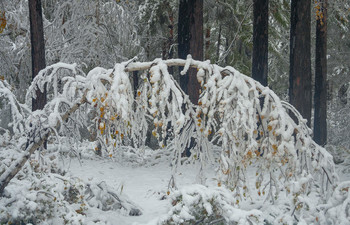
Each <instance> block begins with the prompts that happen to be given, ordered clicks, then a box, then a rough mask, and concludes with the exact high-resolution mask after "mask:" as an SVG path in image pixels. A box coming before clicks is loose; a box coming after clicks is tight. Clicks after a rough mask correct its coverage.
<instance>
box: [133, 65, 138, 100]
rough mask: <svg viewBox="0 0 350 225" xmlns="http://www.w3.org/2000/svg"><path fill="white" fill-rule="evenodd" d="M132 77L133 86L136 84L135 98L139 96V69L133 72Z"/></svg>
mask: <svg viewBox="0 0 350 225" xmlns="http://www.w3.org/2000/svg"><path fill="white" fill-rule="evenodd" d="M132 79H133V86H134V98H137V96H138V93H137V89H138V88H139V74H138V72H137V71H134V72H133V73H132Z"/></svg>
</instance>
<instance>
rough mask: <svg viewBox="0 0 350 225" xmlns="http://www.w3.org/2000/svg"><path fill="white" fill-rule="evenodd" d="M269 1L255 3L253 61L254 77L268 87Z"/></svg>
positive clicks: (255, 1)
mask: <svg viewBox="0 0 350 225" xmlns="http://www.w3.org/2000/svg"><path fill="white" fill-rule="evenodd" d="M268 7H269V0H254V2H253V14H254V19H253V59H252V77H253V79H255V80H257V81H259V82H260V83H261V84H262V85H264V86H267V76H268V47H269V42H268V41H269V39H268V22H269V13H268V11H269V9H268Z"/></svg>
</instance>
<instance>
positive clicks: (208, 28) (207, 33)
mask: <svg viewBox="0 0 350 225" xmlns="http://www.w3.org/2000/svg"><path fill="white" fill-rule="evenodd" d="M210 33H211V32H210V27H209V26H208V27H207V29H206V32H205V60H209V59H210V55H209V48H210Z"/></svg>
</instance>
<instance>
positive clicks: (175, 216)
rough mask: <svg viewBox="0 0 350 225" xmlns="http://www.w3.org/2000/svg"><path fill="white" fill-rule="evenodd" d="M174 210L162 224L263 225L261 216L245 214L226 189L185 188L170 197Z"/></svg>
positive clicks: (254, 213) (197, 186)
mask: <svg viewBox="0 0 350 225" xmlns="http://www.w3.org/2000/svg"><path fill="white" fill-rule="evenodd" d="M171 202H172V205H173V207H172V208H171V210H170V211H169V213H168V215H167V216H166V217H165V218H161V219H160V221H159V224H262V223H263V217H262V212H261V211H259V210H242V209H239V208H238V206H237V205H236V199H235V198H234V197H233V195H232V192H230V191H229V190H227V189H226V188H223V187H217V188H211V189H210V188H207V187H205V186H203V185H199V184H198V185H192V186H188V187H185V188H183V189H181V190H179V191H175V193H174V194H173V195H172V196H171Z"/></svg>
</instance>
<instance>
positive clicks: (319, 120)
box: [314, 0, 327, 146]
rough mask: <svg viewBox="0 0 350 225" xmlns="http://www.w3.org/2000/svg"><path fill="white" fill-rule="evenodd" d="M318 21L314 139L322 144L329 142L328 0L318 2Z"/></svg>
mask: <svg viewBox="0 0 350 225" xmlns="http://www.w3.org/2000/svg"><path fill="white" fill-rule="evenodd" d="M318 4H319V6H320V9H319V10H318V13H317V14H318V18H317V21H316V60H315V96H314V107H315V116H314V139H315V142H316V143H317V144H319V145H321V146H324V145H325V144H326V143H327V0H324V1H323V2H319V3H318Z"/></svg>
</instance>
